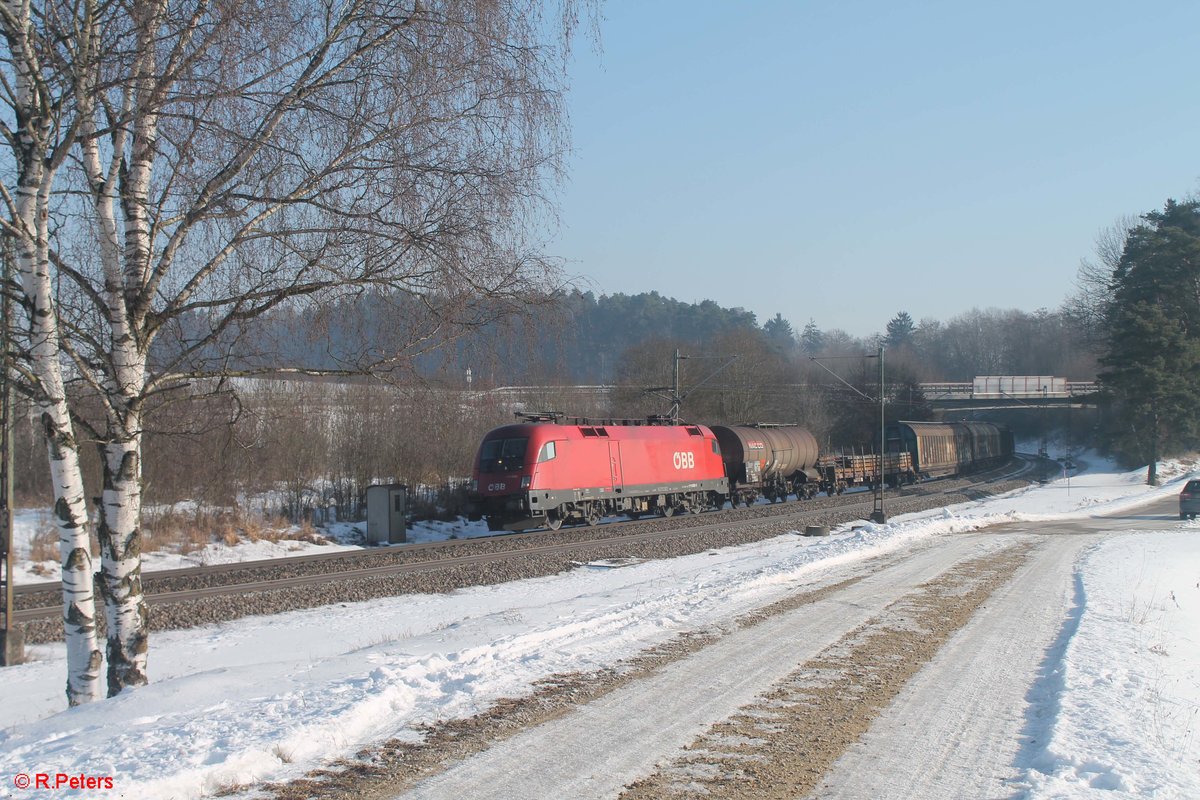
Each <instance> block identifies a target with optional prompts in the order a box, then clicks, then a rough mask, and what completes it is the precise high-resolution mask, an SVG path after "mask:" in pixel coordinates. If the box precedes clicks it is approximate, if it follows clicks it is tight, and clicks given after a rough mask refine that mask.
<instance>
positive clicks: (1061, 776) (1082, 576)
mask: <svg viewBox="0 0 1200 800" xmlns="http://www.w3.org/2000/svg"><path fill="white" fill-rule="evenodd" d="M1179 527H1180V530H1176V531H1155V532H1150V533H1152V534H1153V535H1125V536H1118V537H1115V538H1112V539H1107V540H1105V541H1103V542H1101V543H1100V544H1098V545H1096V546H1095V547H1093V548H1092V549H1091V550H1090V551H1088V552H1087V553H1085V554H1084V556H1083V558H1082V559H1081V562H1080V564H1079V565H1078V566H1077V569H1076V598H1075V599H1076V604H1077V606H1076V609H1075V614H1076V615H1077V616H1075V617H1074V618H1073V619H1072V620H1070V621H1069V622H1068V627H1067V631H1068V633H1070V634H1071V636H1070V639H1069V641H1068V643H1067V646H1066V648H1065V654H1060V655H1061V657H1062V660H1061V661H1060V662H1059V664H1058V666H1057V669H1055V670H1054V671H1053V672H1052V673H1051V674H1050V675H1049V677H1048V679H1047V681H1046V682H1047V684H1048V685H1047V686H1046V687H1042V688H1044V689H1045V691H1046V694H1047V695H1048V696H1052V697H1055V701H1054V703H1053V706H1054V708H1053V711H1054V714H1053V715H1052V716H1051V717H1049V718H1048V719H1046V720H1045V726H1044V729H1043V730H1041V731H1039V732H1038V734H1037V741H1038V742H1040V743H1042V745H1041V746H1039V747H1038V748H1037V749H1036V750H1035V751H1034V752H1033V753H1032V754H1031V755H1032V758H1031V759H1030V761H1031V762H1032V763H1031V764H1030V766H1031V767H1032V769H1031V770H1030V772H1029V777H1028V784H1029V786H1030V791H1029V793H1028V795H1027V796H1028V797H1034V798H1040V797H1047V798H1049V797H1092V796H1095V795H1096V790H1108V791H1109V794H1107V795H1106V796H1109V797H1112V796H1130V797H1156V798H1162V797H1170V798H1196V797H1200V738H1198V737H1200V520H1193V521H1191V522H1188V523H1180V525H1179ZM1072 623H1074V630H1073V632H1072V631H1071V628H1072Z"/></svg>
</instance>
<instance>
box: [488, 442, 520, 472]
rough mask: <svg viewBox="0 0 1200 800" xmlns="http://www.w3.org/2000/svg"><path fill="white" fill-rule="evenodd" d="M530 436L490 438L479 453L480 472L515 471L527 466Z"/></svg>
mask: <svg viewBox="0 0 1200 800" xmlns="http://www.w3.org/2000/svg"><path fill="white" fill-rule="evenodd" d="M528 448H529V437H527V436H522V437H513V438H511V439H489V440H488V441H486V442H484V443H483V448H482V449H481V450H480V453H479V471H480V472H515V471H516V470H520V469H524V468H525V451H526V450H527V449H528Z"/></svg>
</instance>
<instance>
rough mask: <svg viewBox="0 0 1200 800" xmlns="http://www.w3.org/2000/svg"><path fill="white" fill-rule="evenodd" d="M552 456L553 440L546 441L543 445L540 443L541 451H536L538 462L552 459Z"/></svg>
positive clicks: (553, 454)
mask: <svg viewBox="0 0 1200 800" xmlns="http://www.w3.org/2000/svg"><path fill="white" fill-rule="evenodd" d="M554 456H555V447H554V442H546V443H545V444H544V445H542V449H541V452H539V453H538V457H537V460H538V463H539V464H541V463H542V462H543V461H551V460H553V459H554Z"/></svg>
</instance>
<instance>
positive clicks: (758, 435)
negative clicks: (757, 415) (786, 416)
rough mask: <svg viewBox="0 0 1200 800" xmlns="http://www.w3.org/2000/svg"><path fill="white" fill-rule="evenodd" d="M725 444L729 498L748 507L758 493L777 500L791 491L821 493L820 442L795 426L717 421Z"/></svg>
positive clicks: (720, 439)
mask: <svg viewBox="0 0 1200 800" xmlns="http://www.w3.org/2000/svg"><path fill="white" fill-rule="evenodd" d="M712 432H713V434H714V435H715V436H716V437H717V442H718V443H719V444H720V446H721V458H722V460H723V461H724V463H725V476H726V477H727V478H728V479H729V502H730V503H731V504H732V505H734V506H737V504H738V503H739V502H741V503H745V504H746V505H749V504H750V503H753V502H754V501H755V500H756V499H757V498H758V497H759V496H760V495H761V496H763V497H765V498H767V499H768V500H770V501H771V502H772V503H774V502H775V501H777V500H785V499H787V496H788V495H789V494H794V495H796V497H797V498H799V499H804V498H808V497H812V496H813V495H815V494H816V493H817V492H818V491H819V487H818V484H819V481H820V475H819V474H818V472H817V470H816V469H815V467H816V465H817V458H818V452H817V449H818V448H817V440H816V437H814V436H813V435H812V434H811V433H809V432H808V431H807V430H805V429H804V428H800V427H798V426H796V425H780V424H769V423H757V424H754V425H738V426H734V427H729V426H725V425H713V426H712Z"/></svg>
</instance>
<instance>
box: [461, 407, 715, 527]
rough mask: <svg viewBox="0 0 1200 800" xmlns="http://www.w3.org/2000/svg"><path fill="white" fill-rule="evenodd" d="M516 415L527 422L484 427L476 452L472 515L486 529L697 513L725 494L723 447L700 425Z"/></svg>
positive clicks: (594, 522) (547, 525)
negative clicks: (617, 516) (484, 521)
mask: <svg viewBox="0 0 1200 800" xmlns="http://www.w3.org/2000/svg"><path fill="white" fill-rule="evenodd" d="M519 416H521V417H523V418H525V420H526V421H525V422H522V423H517V424H514V425H505V426H503V427H500V428H496V429H494V430H492V431H490V432H489V433H488V434H487V435H486V436H485V437H484V439H483V443H482V444H481V445H480V446H479V454H478V456H477V458H476V460H475V471H474V476H473V478H472V481H471V510H470V514H469V517H470V519H472V520H478V519H482V518H484V517H486V518H487V521H488V527H489V528H490V529H491V530H511V531H518V530H525V529H527V528H536V527H541V526H545V527H548V528H550V529H552V530H557V529H558V528H560V527H562V525H563V523H564V522H572V523H587V524H588V525H595V524H596V523H597V522H599V521H600V518H601V517H604V516H607V515H610V514H627V515H630V516H633V517H637V516H640V515H642V514H651V513H656V514H659V515H662V516H668V517H669V516H671V515H672V514H674V513H675V512H676V511H680V512H682V511H690V512H692V513H696V514H698V513H700V512H701V511H703V510H705V509H707V508H719V507H720V506H721V504H722V503H724V502H725V497H726V495H727V494H728V492H729V482H728V480H727V479H726V477H725V470H724V464H723V462H722V460H721V450H720V446H719V445H718V444H717V439H716V437H715V436H714V435H713V432H712V431H711V430H709V429H708V428H706V427H705V426H703V425H669V424H659V423H658V422H656V421H654V420H650V421H646V422H642V421H640V420H587V419H568V418H565V417H564V416H563V415H561V414H557V413H549V414H521V415H519Z"/></svg>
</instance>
